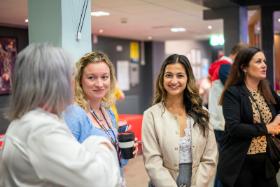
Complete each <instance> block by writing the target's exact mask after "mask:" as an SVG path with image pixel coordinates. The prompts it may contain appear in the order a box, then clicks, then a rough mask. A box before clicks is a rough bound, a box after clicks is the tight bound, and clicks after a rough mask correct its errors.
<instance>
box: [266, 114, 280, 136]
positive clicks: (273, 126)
mask: <svg viewBox="0 0 280 187" xmlns="http://www.w3.org/2000/svg"><path fill="white" fill-rule="evenodd" d="M266 128H267V132H268V133H269V134H272V135H277V134H280V114H278V115H277V116H276V117H275V118H274V120H273V121H272V122H271V123H269V124H267V125H266Z"/></svg>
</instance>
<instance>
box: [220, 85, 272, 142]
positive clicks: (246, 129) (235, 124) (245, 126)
mask: <svg viewBox="0 0 280 187" xmlns="http://www.w3.org/2000/svg"><path fill="white" fill-rule="evenodd" d="M246 107H251V106H246ZM223 114H224V117H225V122H226V131H227V132H228V133H229V134H230V136H231V137H233V138H244V139H251V138H253V137H256V136H261V135H266V134H267V133H268V132H267V129H266V125H265V124H264V123H259V124H250V123H244V122H243V121H241V95H240V93H239V92H238V90H237V89H235V90H233V89H230V88H229V89H228V90H227V91H226V92H225V94H224V101H223ZM243 115H244V114H243ZM248 118H249V119H250V118H252V117H250V116H248Z"/></svg>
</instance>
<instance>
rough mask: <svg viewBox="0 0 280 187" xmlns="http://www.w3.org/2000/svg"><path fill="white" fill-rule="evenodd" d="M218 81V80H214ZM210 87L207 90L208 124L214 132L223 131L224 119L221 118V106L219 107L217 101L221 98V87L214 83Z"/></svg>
mask: <svg viewBox="0 0 280 187" xmlns="http://www.w3.org/2000/svg"><path fill="white" fill-rule="evenodd" d="M216 81H218V80H216ZM216 81H215V83H214V84H213V85H212V87H211V88H210V90H209V101H208V108H209V116H210V119H209V121H210V124H211V125H212V126H213V127H214V129H215V130H224V128H225V119H224V116H223V109H222V106H221V105H219V99H220V96H221V92H222V90H223V86H222V85H221V83H220V82H219V83H220V84H218V82H216Z"/></svg>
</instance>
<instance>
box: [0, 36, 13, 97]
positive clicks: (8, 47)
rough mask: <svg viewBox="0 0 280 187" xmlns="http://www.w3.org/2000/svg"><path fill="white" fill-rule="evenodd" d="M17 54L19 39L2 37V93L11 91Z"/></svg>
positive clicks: (0, 41) (0, 38)
mask: <svg viewBox="0 0 280 187" xmlns="http://www.w3.org/2000/svg"><path fill="white" fill-rule="evenodd" d="M16 55H17V40H16V38H14V37H0V95H2V94H9V93H10V92H11V74H12V72H13V67H14V64H15V60H16Z"/></svg>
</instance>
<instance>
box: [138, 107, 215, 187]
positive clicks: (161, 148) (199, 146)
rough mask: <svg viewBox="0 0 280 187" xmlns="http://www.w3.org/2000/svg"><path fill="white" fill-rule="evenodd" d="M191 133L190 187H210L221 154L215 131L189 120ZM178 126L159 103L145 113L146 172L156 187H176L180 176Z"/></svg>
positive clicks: (144, 153)
mask: <svg viewBox="0 0 280 187" xmlns="http://www.w3.org/2000/svg"><path fill="white" fill-rule="evenodd" d="M187 123H188V125H191V129H192V130H191V132H192V159H193V160H192V178H191V187H207V186H209V183H210V182H211V181H212V178H213V176H214V175H215V173H216V165H217V157H218V150H217V144H216V139H215V135H214V131H213V127H211V126H210V128H209V129H208V130H207V131H206V134H205V136H203V131H202V128H201V127H199V125H197V124H194V120H193V119H192V118H191V117H188V120H187ZM179 136H180V135H179V123H178V122H177V119H176V117H175V116H174V115H173V114H171V113H170V112H168V111H167V109H166V108H165V107H164V106H163V104H162V103H158V104H156V105H154V106H152V107H150V108H149V109H148V110H146V111H145V112H144V117H143V122H142V140H143V156H144V164H145V168H146V171H147V173H148V175H149V177H150V179H151V182H152V183H153V185H154V186H156V187H177V185H176V179H177V176H178V174H179V138H180V137H179Z"/></svg>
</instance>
